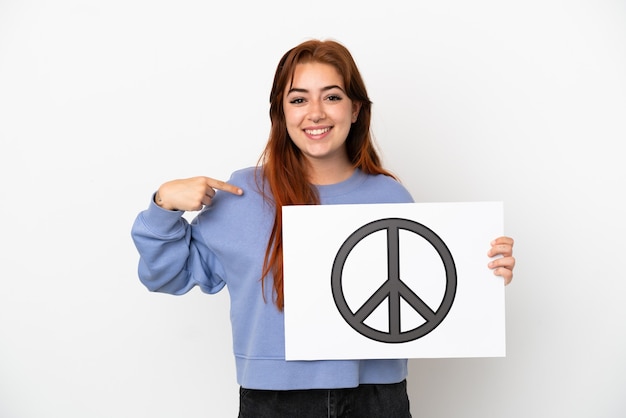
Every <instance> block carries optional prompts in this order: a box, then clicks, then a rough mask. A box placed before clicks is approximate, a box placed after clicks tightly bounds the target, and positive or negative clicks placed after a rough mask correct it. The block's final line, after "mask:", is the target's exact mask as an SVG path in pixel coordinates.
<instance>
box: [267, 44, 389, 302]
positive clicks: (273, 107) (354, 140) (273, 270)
mask: <svg viewBox="0 0 626 418" xmlns="http://www.w3.org/2000/svg"><path fill="white" fill-rule="evenodd" d="M310 62H316V63H323V64H329V65H332V66H333V67H335V68H336V69H337V71H338V72H339V74H341V75H342V77H343V82H344V87H345V91H346V94H347V96H348V97H349V98H350V99H351V100H352V101H353V102H358V103H360V104H361V109H360V112H359V114H358V118H357V120H356V122H354V123H353V124H352V127H351V128H350V132H349V134H348V137H347V139H346V148H347V153H348V158H349V159H350V162H351V163H352V165H353V166H354V167H355V168H359V169H360V170H361V171H362V172H364V173H366V174H384V175H387V176H390V177H393V178H395V176H394V175H393V174H391V173H390V172H389V171H387V170H385V169H384V168H383V167H382V165H381V160H380V157H379V155H378V153H377V152H376V150H375V147H374V143H373V141H372V136H371V133H370V122H371V115H372V114H371V111H372V102H371V101H370V99H369V97H368V95H367V91H366V89H365V83H364V82H363V79H362V78H361V74H360V73H359V70H358V68H357V66H356V63H355V62H354V59H353V58H352V55H351V54H350V52H349V51H348V49H346V47H344V46H343V45H341V44H339V43H338V42H336V41H332V40H326V41H321V40H310V41H306V42H303V43H301V44H300V45H298V46H296V47H295V48H293V49H291V50H289V51H287V53H285V55H284V56H283V57H282V58H281V60H280V62H279V64H278V67H277V68H276V73H275V75H274V83H273V85H272V91H271V93H270V120H271V129H270V136H269V140H268V142H267V145H266V147H265V150H264V151H263V153H262V154H261V157H260V159H259V168H260V172H261V176H262V179H261V180H262V184H263V185H262V186H260V187H259V188H260V190H261V191H262V193H263V195H264V198H265V200H266V201H268V202H270V203H271V204H273V205H274V207H275V213H274V225H273V227H272V231H271V234H270V236H269V240H268V243H267V249H266V252H265V261H264V263H263V270H262V271H263V273H262V277H261V282H262V289H263V294H264V295H265V291H264V289H265V286H266V279H267V278H268V277H269V276H270V274H271V275H272V277H273V299H274V303H275V304H276V306H277V307H278V309H279V310H282V309H283V308H284V296H283V240H282V228H283V222H282V207H283V206H287V205H303V204H311V205H315V204H319V203H320V200H319V196H318V194H317V190H316V189H315V187H314V186H313V185H311V183H310V182H309V180H308V174H307V169H308V165H307V162H306V159H305V157H304V156H303V155H302V152H301V151H300V150H299V149H298V147H296V146H295V144H294V143H293V141H292V140H291V138H290V137H289V134H288V133H287V125H286V122H285V113H284V111H283V98H284V94H285V91H286V89H287V87H288V86H291V83H292V82H293V76H294V72H295V68H296V66H297V65H298V64H300V63H310ZM257 172H258V171H257ZM257 180H259V178H258V176H257Z"/></svg>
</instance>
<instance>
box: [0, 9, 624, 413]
mask: <svg viewBox="0 0 626 418" xmlns="http://www.w3.org/2000/svg"><path fill="white" fill-rule="evenodd" d="M310 37H329V38H335V39H337V40H340V41H341V42H343V43H344V44H345V45H346V46H348V47H349V48H350V50H351V51H352V52H353V54H354V57H355V59H356V61H357V63H358V64H359V66H360V68H361V70H362V73H363V76H364V78H365V80H366V83H367V86H368V89H369V93H370V95H371V98H372V100H373V101H374V112H375V113H374V115H375V116H374V132H375V134H376V138H377V141H378V143H379V145H380V146H381V149H382V150H383V158H384V161H385V163H386V165H387V166H388V167H389V168H391V169H392V170H393V171H394V172H395V173H396V174H398V175H399V176H400V178H401V179H402V180H403V182H404V184H405V185H406V186H407V187H408V188H409V190H410V191H411V193H412V194H413V195H414V197H415V199H416V200H417V201H424V202H428V201H480V200H501V201H503V202H504V211H505V215H506V216H505V232H506V233H507V234H508V235H511V236H513V237H515V239H516V247H515V251H516V256H517V258H518V266H517V268H516V272H515V280H514V282H513V284H511V285H510V286H509V287H508V288H507V289H506V300H507V305H506V311H507V317H506V320H507V357H506V358H501V359H443V360H415V361H411V363H410V379H409V392H410V396H411V403H412V409H413V413H414V416H416V417H429V418H433V417H476V418H478V417H480V418H484V417H508V418H517V417H519V418H522V417H524V418H526V417H552V416H566V417H620V416H624V415H626V401H625V400H624V396H623V395H624V393H625V392H626V373H625V372H626V360H625V359H624V353H626V336H625V333H626V331H625V330H626V327H625V326H624V319H626V314H625V308H624V306H625V302H626V297H625V295H626V281H625V280H624V276H625V274H624V253H625V250H626V244H625V239H624V236H625V233H626V227H625V225H626V223H625V221H624V213H626V210H625V207H624V206H625V205H624V189H625V182H626V168H625V166H626V165H625V164H624V155H625V152H624V142H625V139H626V124H625V122H624V121H625V116H626V5H625V3H624V2H623V1H608V0H585V1H583V0H574V1H572V0H561V1H559V0H540V1H539V0H530V1H523V2H522V1H519V2H510V1H507V2H503V1H496V0H493V1H488V0H478V1H472V2H468V1H459V0H457V1H438V2H425V1H415V2H405V1H385V2H368V1H363V0H359V1H356V0H352V1H341V2H338V1H327V0H320V1H317V2H313V3H311V2H302V3H301V2H293V1H275V0H268V1H263V2H258V1H247V2H237V1H231V2H219V3H218V2H207V1H177V2H173V1H147V0H123V1H121V0H111V1H106V2H105V1H91V2H86V1H79V0H75V1H71V0H57V1H45V0H19V1H18V0H0V141H1V149H0V174H1V176H0V196H1V197H0V199H1V201H0V234H1V236H2V251H0V416H1V417H3V418H5V417H6V418H35V417H37V418H40V417H63V418H85V417H90V418H99V417H114V418H121V417H130V418H138V417H151V418H157V417H186V418H194V417H208V416H210V417H229V416H235V415H236V410H237V396H238V395H237V385H236V382H235V380H234V361H233V358H232V352H231V342H230V326H229V323H228V298H227V293H226V292H223V293H222V294H219V295H217V296H215V297H209V296H205V295H203V294H201V293H200V292H199V291H194V292H191V293H190V294H188V295H185V296H182V297H174V296H168V295H157V294H150V293H148V292H147V291H146V290H145V289H144V288H143V287H142V286H141V285H140V283H139V281H138V279H137V277H136V265H137V253H136V251H135V249H134V247H133V245H132V243H131V240H130V232H129V231H130V226H131V223H132V221H133V219H134V217H135V215H136V213H137V212H139V211H140V210H142V209H143V208H144V207H146V206H147V204H148V200H149V197H150V194H151V193H152V192H153V191H154V190H155V189H156V188H157V187H158V186H159V184H161V183H162V182H164V181H166V180H169V179H171V178H180V177H186V176H192V175H198V174H206V175H210V176H214V177H219V178H225V177H228V175H229V174H230V172H231V171H233V170H235V169H237V168H240V167H242V166H247V165H252V164H254V163H255V162H256V160H257V157H258V155H259V153H260V151H261V149H262V147H263V145H264V143H265V140H266V138H267V133H268V129H269V119H268V96H269V89H270V85H271V78H272V75H273V72H274V69H275V65H276V63H277V62H278V60H279V58H280V57H281V56H282V54H283V53H284V52H285V51H286V50H287V49H288V48H291V47H292V46H294V45H296V44H297V43H299V42H300V41H303V40H305V39H308V38H310ZM485 251H486V249H485Z"/></svg>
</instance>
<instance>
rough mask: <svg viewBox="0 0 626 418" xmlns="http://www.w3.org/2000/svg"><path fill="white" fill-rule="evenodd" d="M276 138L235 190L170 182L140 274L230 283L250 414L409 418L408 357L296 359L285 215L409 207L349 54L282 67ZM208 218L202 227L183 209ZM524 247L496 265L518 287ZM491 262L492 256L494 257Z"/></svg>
mask: <svg viewBox="0 0 626 418" xmlns="http://www.w3.org/2000/svg"><path fill="white" fill-rule="evenodd" d="M270 118H271V122H272V125H271V132H270V138H269V141H268V143H267V146H266V148H265V151H264V153H263V155H262V157H261V160H260V163H259V165H258V166H257V167H252V168H247V169H243V170H239V171H236V172H235V173H234V174H233V175H232V177H231V178H230V180H229V181H228V182H223V181H219V180H215V179H213V178H210V177H194V178H189V179H183V180H174V181H170V182H167V183H165V184H163V185H161V187H159V189H158V191H157V192H156V193H155V194H154V196H153V200H152V202H151V203H150V206H149V208H148V209H146V210H145V211H143V212H141V213H140V214H139V216H138V217H137V219H136V221H135V223H134V225H133V230H132V236H133V239H134V241H135V244H136V246H137V249H138V251H139V253H140V262H139V277H140V279H141V281H142V283H144V285H145V286H146V287H147V288H148V289H149V290H151V291H158V292H166V293H172V294H182V293H186V292H188V291H189V290H190V289H191V288H193V287H194V286H199V287H200V288H201V289H202V291H204V292H206V293H216V292H218V291H220V290H221V289H222V288H223V287H224V286H226V285H227V286H228V291H229V294H230V298H231V319H232V330H233V340H234V344H233V347H234V354H235V361H236V369H237V381H238V382H239V384H240V385H241V389H240V415H239V416H240V417H256V418H263V417H271V418H280V417H290V418H291V417H327V416H333V417H334V416H348V415H349V416H356V417H395V418H402V417H410V412H409V401H408V396H407V392H406V381H405V378H406V376H407V360H406V359H397V360H346V361H343V360H335V361H307V362H299V361H289V362H287V361H285V340H284V323H283V304H284V300H283V290H282V289H283V287H282V285H283V273H282V261H283V260H282V238H281V237H282V219H281V208H282V206H285V205H293V204H347V203H350V204H356V203H407V202H412V201H413V199H412V198H411V195H410V194H409V192H408V191H407V190H406V189H405V188H404V187H403V186H402V185H401V184H400V183H399V182H398V181H397V180H396V179H395V178H394V177H393V176H392V175H391V173H389V172H388V171H386V170H385V169H384V168H383V167H382V166H381V162H380V158H379V156H378V154H377V153H376V151H375V149H374V146H373V143H372V139H371V136H370V130H369V129H370V119H371V102H370V100H369V98H368V95H367V92H366V89H365V85H364V83H363V80H362V79H361V76H360V74H359V71H358V69H357V67H356V65H355V63H354V60H353V59H352V57H351V55H350V53H349V51H348V50H347V49H346V48H345V47H343V46H342V45H340V44H339V43H336V42H334V41H307V42H304V43H302V44H300V45H298V46H296V47H295V48H293V49H291V50H290V51H288V52H287V53H286V54H285V55H284V56H283V57H282V59H281V60H280V62H279V64H278V68H277V70H276V74H275V77H274V83H273V86H272V91H271V96H270ZM200 209H202V211H201V212H200V213H199V214H198V216H197V217H196V218H195V219H194V220H193V222H191V224H189V223H187V221H186V220H185V219H184V218H183V217H182V214H183V213H184V211H195V210H200ZM512 250H513V240H512V239H511V238H508V237H500V238H497V239H495V240H494V241H493V242H492V243H491V249H490V250H489V252H488V254H487V255H488V256H491V257H492V256H495V255H501V257H500V258H498V259H496V260H495V261H492V262H491V263H490V264H489V267H490V268H492V269H494V273H495V274H496V275H499V276H502V277H503V280H504V281H505V283H507V284H508V283H509V282H510V281H511V279H512V276H513V272H512V271H513V267H514V265H515V259H514V258H513V255H512ZM485 262H487V260H486V261H485Z"/></svg>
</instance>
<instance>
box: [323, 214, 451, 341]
mask: <svg viewBox="0 0 626 418" xmlns="http://www.w3.org/2000/svg"><path fill="white" fill-rule="evenodd" d="M387 224H391V225H389V226H387ZM383 229H384V230H387V234H388V237H387V239H388V240H389V234H390V231H395V235H394V237H395V239H397V238H398V234H397V231H398V230H399V229H404V230H407V231H411V232H414V233H416V234H418V235H420V236H421V237H422V238H424V239H426V240H427V241H428V242H429V243H430V244H431V245H432V246H433V247H434V248H435V250H436V251H437V253H438V254H439V257H441V260H442V262H443V264H444V268H445V271H446V290H445V293H444V297H443V299H442V302H441V304H440V305H439V308H438V309H437V311H435V312H432V315H428V316H431V317H430V318H426V317H424V314H423V312H421V311H418V313H419V314H420V315H421V316H422V317H424V319H425V320H426V322H425V323H424V324H422V325H420V326H418V327H416V328H414V329H412V330H409V331H405V332H402V331H400V324H396V325H395V329H394V330H393V331H392V324H391V321H392V318H391V313H390V317H389V321H390V328H389V330H390V331H389V332H383V331H380V330H377V329H374V328H371V327H370V326H368V325H366V324H365V323H363V321H364V320H365V319H366V318H367V316H365V317H364V318H362V319H360V318H355V317H356V314H357V313H358V311H357V312H353V311H352V309H350V307H349V306H348V303H347V301H346V299H345V296H344V294H343V286H342V275H343V268H344V265H345V262H346V260H347V258H348V255H349V254H350V252H351V251H352V249H353V248H354V247H355V246H356V245H357V244H358V243H359V242H360V241H361V240H362V239H364V238H365V237H367V236H369V235H370V234H373V233H374V232H377V231H381V230H383ZM388 244H389V245H388V257H397V256H398V254H397V249H398V246H397V245H399V244H398V243H395V244H396V245H395V246H392V245H391V244H390V243H389V242H388ZM394 251H395V252H396V253H394ZM391 263H392V261H391V259H390V258H389V261H388V264H391ZM388 268H389V266H388ZM398 268H399V267H398ZM396 279H397V280H395V279H394V282H395V281H397V282H398V286H399V287H400V289H394V290H396V291H400V293H403V292H410V295H411V296H412V297H414V298H417V300H419V301H421V299H420V298H419V296H417V295H416V294H415V293H413V292H412V291H411V289H410V288H409V287H408V286H406V285H405V284H404V282H402V280H401V279H400V277H399V276H398V277H397V278H396ZM389 282H390V280H389V277H388V278H387V280H386V281H385V283H384V284H383V285H382V286H381V287H380V288H379V289H378V291H377V292H375V293H374V294H373V295H372V297H370V299H369V300H368V301H367V302H365V303H364V304H363V305H362V306H361V307H363V306H365V305H367V304H368V302H370V301H371V300H372V298H373V297H374V296H375V295H376V294H377V293H380V292H385V290H386V289H385V286H387V285H388V283H389ZM391 286H393V284H392V285H391ZM331 287H332V293H333V299H334V301H335V305H336V306H337V309H338V310H339V312H340V313H341V316H342V317H343V318H344V319H345V320H346V322H348V324H349V325H350V326H351V327H352V328H354V330H356V331H357V332H358V333H359V334H362V335H364V336H365V337H368V338H370V339H373V340H375V341H380V342H386V343H404V342H408V341H413V340H416V339H418V338H421V337H423V336H425V335H427V334H428V333H430V332H431V331H432V330H434V329H435V328H436V327H437V326H439V324H441V322H442V321H443V320H444V318H445V317H446V316H447V315H448V312H450V309H451V308H452V304H453V302H454V298H455V295H456V288H457V274H456V266H455V263H454V258H453V257H452V254H451V253H450V250H449V249H448V246H447V245H446V244H445V242H443V240H442V239H441V238H440V237H439V236H438V235H437V234H436V233H435V232H434V231H432V230H431V229H430V228H428V227H426V226H424V225H422V224H420V223H418V222H415V221H412V220H410V219H403V218H384V219H379V220H376V221H373V222H370V223H368V224H365V225H363V226H362V227H360V228H359V229H357V230H356V231H354V232H353V233H352V234H351V235H350V236H349V237H348V238H347V239H346V240H345V241H344V243H343V244H342V245H341V247H340V248H339V251H338V252H337V255H336V256H335V260H334V262H333V267H332V273H331ZM385 294H387V296H385V297H384V298H383V300H384V299H386V298H387V297H389V298H390V300H391V293H390V292H389V293H385ZM399 297H400V296H399V295H398V299H399ZM405 300H406V298H405ZM421 304H422V306H423V307H425V308H427V309H430V308H428V305H426V304H425V303H424V302H421ZM390 305H391V302H390ZM376 306H378V305H376ZM411 306H413V305H412V304H411ZM413 308H415V306H413ZM396 309H399V308H396ZM370 313H371V312H370Z"/></svg>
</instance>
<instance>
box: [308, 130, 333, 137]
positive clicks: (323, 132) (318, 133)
mask: <svg viewBox="0 0 626 418" xmlns="http://www.w3.org/2000/svg"><path fill="white" fill-rule="evenodd" d="M328 131H330V128H320V129H305V130H304V132H305V133H306V134H307V135H313V136H315V135H322V134H325V133H326V132H328Z"/></svg>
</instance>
